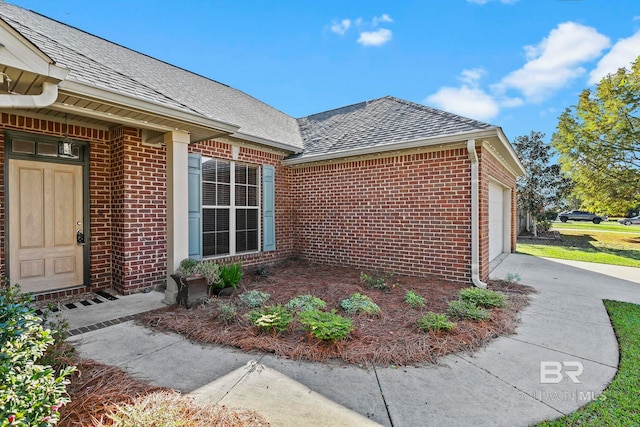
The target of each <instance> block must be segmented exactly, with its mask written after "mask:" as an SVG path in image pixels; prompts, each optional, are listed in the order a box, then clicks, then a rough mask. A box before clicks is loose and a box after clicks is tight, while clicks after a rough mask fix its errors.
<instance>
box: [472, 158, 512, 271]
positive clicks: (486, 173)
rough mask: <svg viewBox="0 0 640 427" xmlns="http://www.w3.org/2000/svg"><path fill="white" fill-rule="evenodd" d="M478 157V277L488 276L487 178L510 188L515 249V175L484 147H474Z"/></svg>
mask: <svg viewBox="0 0 640 427" xmlns="http://www.w3.org/2000/svg"><path fill="white" fill-rule="evenodd" d="M476 150H477V151H478V158H479V162H480V164H479V176H480V186H479V190H480V191H479V193H480V194H479V198H480V267H481V268H480V278H481V279H482V280H487V279H488V278H489V180H490V179H494V180H496V181H498V182H500V183H501V184H503V185H505V186H507V187H510V188H511V251H515V248H516V238H517V230H516V228H517V223H516V215H517V209H516V177H515V176H514V175H513V174H512V173H511V172H509V171H508V170H507V169H506V168H505V167H504V166H502V164H501V163H500V162H499V161H498V160H497V159H496V158H495V157H494V155H493V154H491V152H490V151H489V150H488V149H486V148H476Z"/></svg>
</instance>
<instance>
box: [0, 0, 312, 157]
mask: <svg viewBox="0 0 640 427" xmlns="http://www.w3.org/2000/svg"><path fill="white" fill-rule="evenodd" d="M0 18H2V19H4V20H5V21H6V22H7V23H9V25H11V26H12V27H14V28H15V29H16V30H17V31H19V32H20V33H21V34H22V35H23V36H25V37H26V38H27V39H29V40H30V41H31V42H32V43H33V44H34V45H36V46H37V47H38V48H39V49H40V50H42V51H43V52H44V53H46V54H47V55H48V56H50V57H51V58H52V59H53V60H54V61H56V63H57V65H60V66H63V67H66V68H68V69H69V70H70V72H69V76H68V77H67V79H68V80H73V81H76V82H79V83H83V84H87V85H93V86H96V87H98V88H101V89H108V90H110V91H115V92H118V93H121V94H123V95H127V96H134V97H136V98H138V99H141V100H144V101H148V102H153V103H156V104H161V105H165V106H168V107H171V108H175V109H177V110H181V111H186V112H189V113H191V114H199V115H202V116H204V117H208V118H210V119H214V120H219V121H223V122H227V123H231V124H234V125H238V126H240V129H239V132H240V133H243V134H247V135H250V136H253V137H257V138H260V139H266V140H269V141H275V142H279V143H282V144H287V145H291V146H295V147H302V140H301V138H300V133H299V129H298V125H297V123H296V120H295V119H294V118H293V117H290V116H288V115H286V114H284V113H282V112H280V111H278V110H276V109H275V108H273V107H271V106H269V105H267V104H265V103H263V102H261V101H259V100H257V99H255V98H253V97H252V96H249V95H247V94H246V93H243V92H241V91H239V90H237V89H234V88H231V87H229V86H226V85H224V84H221V83H218V82H216V81H214V80H210V79H207V78H205V77H202V76H199V75H197V74H194V73H191V72H189V71H186V70H183V69H181V68H178V67H175V66H173V65H170V64H167V63H165V62H162V61H159V60H157V59H154V58H151V57H149V56H147V55H143V54H141V53H138V52H135V51H133V50H130V49H127V48H125V47H122V46H120V45H117V44H115V43H112V42H110V41H107V40H104V39H101V38H99V37H96V36H94V35H91V34H89V33H86V32H84V31H81V30H78V29H76V28H73V27H70V26H68V25H65V24H62V23H60V22H57V21H54V20H52V19H50V18H47V17H45V16H42V15H39V14H37V13H35V12H31V11H28V10H25V9H22V8H19V7H17V6H12V5H9V4H6V3H3V2H0Z"/></svg>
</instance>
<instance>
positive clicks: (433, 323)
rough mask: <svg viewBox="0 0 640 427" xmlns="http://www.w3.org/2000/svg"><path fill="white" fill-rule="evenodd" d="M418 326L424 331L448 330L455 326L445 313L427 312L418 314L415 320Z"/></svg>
mask: <svg viewBox="0 0 640 427" xmlns="http://www.w3.org/2000/svg"><path fill="white" fill-rule="evenodd" d="M416 323H417V324H418V327H419V328H420V329H422V330H423V331H425V332H440V331H445V332H449V331H451V330H453V328H455V327H456V324H455V323H454V322H450V321H449V318H448V317H447V315H446V314H440V313H433V312H431V311H430V312H428V313H427V314H425V315H423V316H420V318H419V319H418V321H417V322H416Z"/></svg>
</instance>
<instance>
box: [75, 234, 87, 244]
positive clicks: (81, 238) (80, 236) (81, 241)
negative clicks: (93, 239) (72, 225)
mask: <svg viewBox="0 0 640 427" xmlns="http://www.w3.org/2000/svg"><path fill="white" fill-rule="evenodd" d="M76 243H77V244H78V245H80V246H84V245H85V243H84V233H83V232H82V230H78V232H77V233H76Z"/></svg>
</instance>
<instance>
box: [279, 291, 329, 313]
mask: <svg viewBox="0 0 640 427" xmlns="http://www.w3.org/2000/svg"><path fill="white" fill-rule="evenodd" d="M326 306H327V303H326V302H324V301H323V300H321V299H320V298H317V297H314V296H313V295H308V294H307V295H298V296H297V297H295V298H293V299H292V300H291V301H289V302H288V303H287V305H286V307H287V310H289V311H308V310H319V309H321V308H325V307H326Z"/></svg>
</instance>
